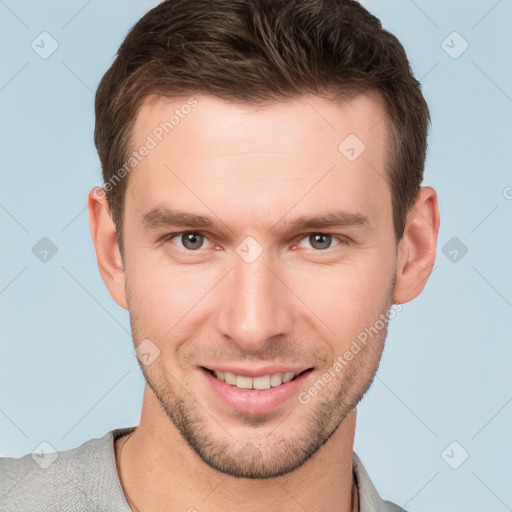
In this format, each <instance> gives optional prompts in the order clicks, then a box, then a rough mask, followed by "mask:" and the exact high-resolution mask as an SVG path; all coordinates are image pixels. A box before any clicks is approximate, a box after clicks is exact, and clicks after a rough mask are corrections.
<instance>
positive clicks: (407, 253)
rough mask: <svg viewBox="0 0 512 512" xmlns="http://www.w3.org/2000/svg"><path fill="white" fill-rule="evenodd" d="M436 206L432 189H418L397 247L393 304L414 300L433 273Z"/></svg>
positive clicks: (436, 229)
mask: <svg viewBox="0 0 512 512" xmlns="http://www.w3.org/2000/svg"><path fill="white" fill-rule="evenodd" d="M439 223H440V219H439V206H438V203H437V194H436V191H435V190H434V189H433V188H432V187H421V189H420V192H419V194H418V198H417V199H416V202H415V203H414V205H413V206H412V207H411V209H410V211H409V213H408V215H407V222H406V226H405V230H404V236H403V237H402V240H401V241H400V243H399V246H398V258H397V275H396V286H395V292H394V295H393V302H394V303H395V304H404V303H405V302H409V301H411V300H413V299H414V298H416V297H417V296H418V295H419V294H420V293H421V291H422V290H423V288H425V285H426V284H427V280H428V278H429V277H430V274H431V273H432V268H433V267H434V262H435V259H436V246H437V235H438V233H439Z"/></svg>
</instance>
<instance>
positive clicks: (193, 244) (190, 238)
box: [180, 233, 204, 251]
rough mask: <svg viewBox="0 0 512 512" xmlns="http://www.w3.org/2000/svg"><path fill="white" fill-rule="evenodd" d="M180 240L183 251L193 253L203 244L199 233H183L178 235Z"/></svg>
mask: <svg viewBox="0 0 512 512" xmlns="http://www.w3.org/2000/svg"><path fill="white" fill-rule="evenodd" d="M180 240H181V243H182V245H183V247H185V249H189V250H191V251H193V250H195V249H200V248H201V246H202V245H203V242H204V236H203V235H200V234H199V233H183V234H182V235H180Z"/></svg>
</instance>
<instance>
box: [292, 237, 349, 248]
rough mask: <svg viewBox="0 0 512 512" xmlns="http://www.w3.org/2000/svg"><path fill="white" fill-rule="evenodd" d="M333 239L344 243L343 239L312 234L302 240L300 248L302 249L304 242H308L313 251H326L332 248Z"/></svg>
mask: <svg viewBox="0 0 512 512" xmlns="http://www.w3.org/2000/svg"><path fill="white" fill-rule="evenodd" d="M333 239H337V240H339V241H340V242H341V243H343V239H341V238H340V237H337V236H333V235H330V234H328V233H311V234H309V235H308V236H306V237H305V238H303V239H302V240H301V242H300V243H299V245H298V247H301V244H302V241H303V240H307V241H308V242H309V244H310V245H311V247H313V249H315V250H317V251H324V250H325V249H329V248H330V247H331V245H332V241H333Z"/></svg>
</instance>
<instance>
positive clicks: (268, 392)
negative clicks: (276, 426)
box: [201, 368, 312, 415]
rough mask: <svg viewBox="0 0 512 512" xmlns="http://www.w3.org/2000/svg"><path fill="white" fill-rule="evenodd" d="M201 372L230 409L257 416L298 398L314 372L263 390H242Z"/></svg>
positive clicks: (308, 371)
mask: <svg viewBox="0 0 512 512" xmlns="http://www.w3.org/2000/svg"><path fill="white" fill-rule="evenodd" d="M201 372H202V373H203V375H204V376H205V377H206V380H207V382H208V383H209V385H210V386H211V388H212V389H213V392H214V393H215V394H216V395H217V396H219V398H220V399H221V401H222V402H223V403H224V404H226V405H227V406H228V407H229V408H230V409H233V410H234V411H237V412H241V413H245V414H253V415H257V414H269V413H271V412H273V411H274V410H275V409H276V408H277V407H279V406H280V405H282V404H283V403H284V402H286V401H287V400H289V399H290V398H291V397H293V396H297V394H298V392H299V390H300V388H301V387H302V386H303V385H304V382H305V380H306V379H307V378H308V377H309V375H310V374H311V373H312V370H306V371H305V372H303V373H301V374H300V375H299V376H298V377H295V378H294V379H292V380H290V381H288V382H285V383H283V384H280V385H279V386H276V387H274V388H269V389H262V390H259V389H240V388H237V387H236V386H232V385H230V384H226V383H225V382H223V381H221V380H220V379H217V377H214V376H213V375H212V374H211V373H210V372H209V371H208V370H205V369H204V368H201Z"/></svg>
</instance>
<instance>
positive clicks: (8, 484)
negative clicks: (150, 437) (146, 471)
mask: <svg viewBox="0 0 512 512" xmlns="http://www.w3.org/2000/svg"><path fill="white" fill-rule="evenodd" d="M131 430H133V427H131V428H128V429H117V430H112V431H110V432H108V433H107V434H105V435H104V436H103V437H101V438H98V439H91V440H89V441H86V442H85V443H83V444H82V445H80V446H78V447H77V448H73V449H71V450H67V451H62V452H48V453H43V452H41V453H37V452H34V453H31V454H27V455H25V456H24V457H21V458H19V459H14V458H1V459H0V511H2V512H3V511H9V512H25V511H26V512H29V511H30V512H46V511H52V512H57V511H66V512H68V511H69V512H79V511H80V512H82V511H86V510H97V511H107V510H108V511H109V512H111V511H114V510H121V511H129V510H130V508H129V507H128V505H127V503H126V501H125V499H124V494H123V492H122V488H121V484H120V482H119V477H118V475H117V470H116V462H115V455H114V439H116V438H118V437H121V436H122V435H124V434H125V433H128V432H129V431H131Z"/></svg>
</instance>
